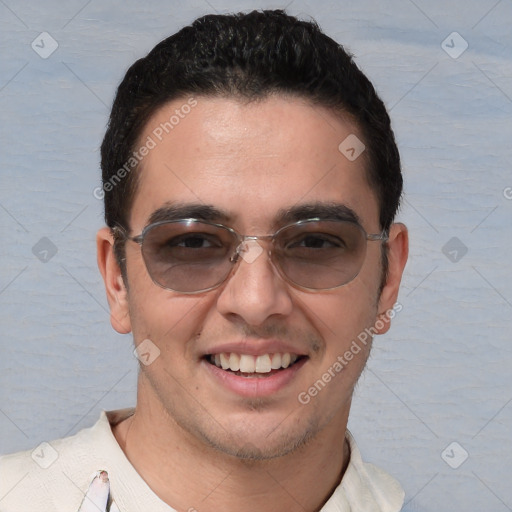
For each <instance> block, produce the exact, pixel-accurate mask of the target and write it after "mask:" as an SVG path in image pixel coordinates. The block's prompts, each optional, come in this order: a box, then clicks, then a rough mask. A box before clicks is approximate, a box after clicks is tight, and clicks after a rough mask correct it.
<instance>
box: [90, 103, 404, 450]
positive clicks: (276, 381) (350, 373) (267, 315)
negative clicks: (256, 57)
mask: <svg viewBox="0 0 512 512" xmlns="http://www.w3.org/2000/svg"><path fill="white" fill-rule="evenodd" d="M196 99H197V105H196V106H195V107H194V108H193V109H191V111H190V113H188V114H187V115H186V116H183V118H182V119H180V121H179V124H176V125H175V126H174V127H173V129H172V132H170V133H169V134H166V133H165V132H163V136H162V137H161V138H162V140H161V141H160V140H159V139H158V138H157V137H155V129H158V127H161V126H162V125H161V123H165V122H167V121H169V118H170V117H171V115H173V114H174V112H175V111H176V109H178V110H179V109H180V108H181V107H182V105H183V104H185V103H186V102H187V99H185V100H176V101H173V102H172V103H169V104H168V105H166V106H164V107H163V108H161V109H160V110H159V111H158V112H157V113H156V114H155V116H154V117H153V118H152V119H151V120H150V121H149V122H148V124H147V126H146V128H145V130H144V132H143V133H142V134H141V137H140V141H142V143H144V142H145V141H147V140H148V137H151V138H152V139H154V140H155V142H156V145H155V147H153V148H152V149H151V150H150V151H149V152H148V154H147V155H146V156H145V157H144V160H143V161H142V164H141V166H140V167H139V169H138V171H137V172H138V173H139V181H138V189H137V193H136V196H135V199H134V203H133V208H132V212H131V217H130V225H129V228H130V235H139V234H140V233H141V231H142V230H143V228H144V227H145V226H146V225H147V224H148V223H149V222H150V220H151V218H153V219H154V218H155V212H158V218H159V219H160V218H165V217H166V215H171V216H176V212H178V213H179V212H182V213H183V216H184V217H195V216H199V215H203V214H204V212H205V211H208V212H210V213H208V219H209V220H212V221H217V222H221V223H222V224H225V225H227V226H229V227H232V228H233V229H235V230H236V231H238V232H239V233H241V234H246V235H267V234H272V233H274V232H275V231H276V230H277V229H279V228H280V227H282V226H283V223H285V221H284V220H283V219H284V218H285V214H286V213H288V214H290V212H291V213H293V216H294V219H295V220H299V219H301V218H308V217H316V216H323V215H325V212H326V211H327V210H328V209H329V208H331V210H332V208H333V207H334V208H335V209H337V210H339V211H340V212H347V211H349V212H352V213H353V214H355V215H356V216H357V217H358V219H359V221H360V224H361V225H362V226H363V228H364V229H365V230H366V232H367V233H379V232H380V226H379V222H378V218H379V215H378V205H377V200H376V197H375V194H374V193H373V191H372V189H371V188H370V187H369V185H368V182H367V179H366V176H365V169H364V166H365V160H364V156H361V157H359V158H357V159H356V160H354V161H350V160H349V159H347V158H346V157H345V156H344V155H342V154H341V153H340V151H339V150H338V146H339V144H340V142H341V141H343V140H344V139H346V137H347V136H349V135H350V134H356V136H357V135H358V134H359V132H358V130H357V127H356V126H355V125H354V124H351V123H350V122H349V121H348V120H342V119H340V118H339V117H334V116H333V115H332V114H331V113H330V112H329V111H327V110H324V109H320V108H319V107H314V106H311V105H310V104H308V103H307V102H305V101H303V100H300V99H296V98H285V97H282V96H279V97H277V96H276V97H272V98H268V99H265V100H264V101H261V102H257V103H252V104H249V105H243V104H241V103H239V102H237V101H236V100H234V99H223V98H205V97H197V98H196ZM160 131H161V130H160ZM156 133H160V132H156ZM359 138H362V137H361V136H360V137H359ZM201 212H202V213H201ZM211 212H214V213H211ZM212 215H213V217H212ZM178 216H179V215H178ZM286 218H289V216H288V217H286ZM404 233H405V231H404V230H403V229H401V228H400V227H396V226H394V227H393V229H392V231H391V237H390V238H391V239H390V278H389V279H388V283H387V284H386V286H385V287H384V289H383V291H382V294H381V295H380V296H379V295H378V290H379V285H380V282H381V278H382V265H381V243H380V242H374V241H369V242H367V251H366V256H365V260H364V263H363V265H362V268H361V270H360V272H359V274H358V275H357V277H356V278H355V279H354V280H352V281H351V282H350V283H348V284H346V285H344V286H342V287H339V288H336V289H332V290H327V291H315V292H312V291H308V290H304V289H299V288H297V287H294V286H293V285H291V284H289V283H288V282H286V281H285V280H283V279H282V278H281V277H280V275H279V274H278V272H277V271H276V269H275V267H274V266H273V265H272V263H271V261H270V259H269V255H268V252H267V251H266V250H265V251H262V252H261V253H259V251H258V253H255V254H254V256H255V257H254V258H253V257H250V258H240V259H239V261H238V263H237V264H236V266H235V267H234V269H233V271H232V273H231V274H230V276H229V277H228V279H227V280H226V281H225V282H224V283H222V284H221V285H220V286H219V287H217V288H215V289H213V290H209V291H206V292H201V293H198V294H183V293H178V292H174V291H169V290H166V289H163V288H162V287H160V286H158V285H156V284H155V283H154V282H153V281H152V279H151V278H150V276H149V275H148V272H147V270H146V266H145V263H144V260H143V257H142V254H141V248H140V246H139V245H138V244H137V243H135V242H133V241H127V243H126V263H127V284H128V290H129V291H128V292H126V290H125V289H124V287H123V285H122V284H121V283H122V281H121V278H120V274H119V270H118V268H117V267H116V266H115V265H114V264H113V263H111V264H110V266H109V265H104V267H109V268H110V270H108V268H107V270H105V269H104V277H106V283H107V291H108V292H109V293H108V295H109V300H110V304H111V310H112V322H113V325H114V327H115V328H116V329H117V330H118V331H120V332H129V331H130V330H131V331H132V332H133V336H134V340H135V344H136V345H137V344H139V343H141V342H142V341H143V340H146V339H149V340H151V342H152V343H153V344H154V345H156V347H158V349H159V350H160V355H159V357H157V358H156V359H155V360H154V362H152V363H151V364H150V365H148V366H145V365H141V375H140V380H139V398H138V400H139V403H140V402H141V401H142V402H145V403H151V404H154V405H155V407H154V408H153V409H155V408H156V409H158V408H159V409H160V410H161V411H163V412H164V413H165V415H166V416H167V417H168V418H169V424H172V425H174V426H175V427H176V428H179V429H180V431H182V432H183V433H185V434H186V435H187V436H189V438H190V439H194V440H196V441H198V442H200V443H207V444H209V445H213V446H215V447H216V448H218V449H219V450H221V451H223V452H225V453H228V454H234V455H238V456H242V457H247V456H249V457H261V458H270V457H277V456H280V455H284V454H286V453H289V452H291V451H293V450H294V449H296V448H297V447H299V446H302V445H304V443H306V441H307V440H308V439H312V438H315V437H316V436H320V435H322V433H323V432H326V431H328V429H329V428H331V429H339V428H341V427H343V426H344V425H346V421H347V417H348V410H349V407H350V400H351V395H352V392H353V388H354V385H355V383H356V381H357V378H358V377H359V375H360V373H361V371H362V369H363V367H364V364H365V362H366V359H367V357H368V353H369V350H370V343H367V344H366V345H363V344H360V349H361V350H360V351H359V352H358V353H357V354H355V355H353V358H352V359H351V360H350V361H349V362H348V364H344V365H343V370H342V371H335V370H334V371H333V368H339V366H338V367H336V366H335V363H336V361H337V360H339V359H338V357H339V356H340V355H343V354H344V353H345V352H346V351H347V350H349V348H350V346H351V344H352V342H353V341H354V340H356V339H357V337H358V335H359V334H360V333H361V332H363V331H364V330H365V329H368V328H370V327H373V326H374V324H375V321H376V318H377V316H378V314H380V313H382V312H384V311H386V310H388V309H390V308H391V307H392V306H393V303H394V302H395V300H396V294H397V291H398V284H399V281H400V276H401V271H402V269H403V265H404V264H405V249H404V247H405V243H404V239H405V235H404ZM104 238H105V239H106V238H108V236H107V235H104ZM397 240H398V242H397ZM104 245H106V246H108V244H107V243H105V244H104ZM110 247H111V246H110ZM258 247H259V246H258ZM261 247H263V248H264V249H267V246H266V245H265V244H263V243H262V244H261ZM110 250H111V249H110ZM100 259H101V258H100ZM109 261H111V262H112V258H110V260H109ZM100 267H101V264H100ZM109 275H110V277H109ZM109 283H110V284H109ZM112 283H117V284H116V285H114V284H112ZM109 288H110V290H109ZM386 329H387V327H384V328H381V329H380V331H384V330H386ZM378 330H379V329H378ZM221 354H222V355H221ZM216 360H217V364H215V361H216ZM287 362H288V363H289V366H288V367H287V368H284V367H283V366H286V363H287ZM222 363H224V367H226V365H232V366H228V367H227V368H225V369H223V368H219V367H218V366H217V365H218V364H221V365H222ZM238 365H240V366H241V367H242V368H241V369H242V370H245V372H243V375H242V374H241V372H240V371H238V372H236V371H233V370H231V368H234V369H235V370H236V369H237V368H238ZM269 365H270V366H275V367H276V368H275V369H272V370H271V371H268V369H269V368H268V366H269ZM255 366H256V367H259V368H260V370H261V369H263V370H264V372H263V373H258V372H255V371H254V370H255V369H256V368H255ZM326 373H330V375H331V378H330V379H329V382H328V383H325V386H323V387H322V388H321V390H317V393H315V396H312V395H311V394H308V395H309V398H310V399H309V400H305V399H304V396H305V395H304V392H307V391H308V389H310V388H311V387H312V386H313V385H314V384H315V382H317V381H318V380H319V379H321V378H322V376H323V375H325V374H326ZM324 380H325V379H324ZM300 397H302V400H301V399H300ZM306 401H307V403H305V402H306Z"/></svg>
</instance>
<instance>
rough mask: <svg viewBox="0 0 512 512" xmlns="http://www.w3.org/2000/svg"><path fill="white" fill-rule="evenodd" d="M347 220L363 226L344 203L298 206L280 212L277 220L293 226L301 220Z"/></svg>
mask: <svg viewBox="0 0 512 512" xmlns="http://www.w3.org/2000/svg"><path fill="white" fill-rule="evenodd" d="M317 217H318V218H320V219H331V220H345V221H350V222H356V223H357V224H361V220H360V218H359V215H357V213H356V212H355V211H354V210H353V209H352V208H350V207H348V206H347V205H345V204H343V203H334V202H328V203H325V202H320V201H318V202H315V203H306V204H301V205H296V206H293V207H291V208H288V209H285V210H280V211H279V213H278V216H277V219H278V221H279V223H280V224H289V223H290V224H291V223H293V222H298V221H300V220H305V219H312V218H317Z"/></svg>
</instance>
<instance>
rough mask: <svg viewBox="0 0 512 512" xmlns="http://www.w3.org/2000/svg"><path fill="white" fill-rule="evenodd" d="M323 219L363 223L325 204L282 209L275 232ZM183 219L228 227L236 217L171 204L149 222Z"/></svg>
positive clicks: (342, 206)
mask: <svg viewBox="0 0 512 512" xmlns="http://www.w3.org/2000/svg"><path fill="white" fill-rule="evenodd" d="M312 218H321V219H331V220H344V221H351V222H356V223H358V224H360V223H361V221H360V218H359V216H358V215H357V213H356V212H355V211H354V210H353V209H352V208H350V207H348V206H347V205H345V204H342V203H335V202H321V201H317V202H314V203H306V204H300V205H295V206H292V207H291V208H285V209H281V210H279V211H278V212H277V216H276V218H275V221H274V226H273V227H274V228H277V227H280V226H283V225H286V224H292V223H293V222H298V221H300V220H305V219H312ZM180 219H199V220H205V221H210V222H219V223H225V222H229V221H231V220H232V219H233V215H231V214H230V213H228V212H226V211H224V210H221V209H219V208H217V207H215V206H213V205H208V204H202V203H174V202H168V203H165V204H164V205H162V206H161V207H160V208H158V209H156V210H155V211H154V212H153V213H151V215H150V216H149V218H148V224H153V223H155V222H163V221H173V220H180Z"/></svg>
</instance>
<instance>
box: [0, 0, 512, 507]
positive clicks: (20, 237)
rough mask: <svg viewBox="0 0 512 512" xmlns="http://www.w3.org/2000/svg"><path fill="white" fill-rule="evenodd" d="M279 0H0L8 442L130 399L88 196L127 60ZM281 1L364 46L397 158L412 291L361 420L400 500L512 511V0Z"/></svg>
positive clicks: (65, 429) (2, 419)
mask: <svg viewBox="0 0 512 512" xmlns="http://www.w3.org/2000/svg"><path fill="white" fill-rule="evenodd" d="M284 6H285V4H280V3H276V2H253V1H242V2H233V1H223V0H208V1H206V0H204V1H203V0H196V1H194V2H187V3H185V2H178V1H175V2H164V1H156V0H154V1H145V2H136V1H129V2H122V3H121V2H110V3H106V2H101V1H100V0H92V1H90V2H86V1H83V0H79V1H69V2H57V1H55V0H49V1H46V2H36V1H31V2H23V1H19V2H15V1H14V0H1V1H0V45H1V48H2V54H1V58H0V115H1V118H2V128H1V130H2V131H1V152H0V155H1V160H0V166H1V178H0V180H1V181H0V226H1V234H2V238H1V243H0V254H1V265H0V318H1V333H2V336H1V342H0V351H1V357H0V372H1V373H0V384H1V390H2V391H1V395H0V398H1V400H0V430H1V435H0V453H7V452H12V451H17V450H21V449H28V448H31V447H35V446H36V445H37V444H39V443H40V442H41V441H45V440H51V439H54V438H57V437H62V436H66V435H69V434H71V433H74V432H76V431H78V430H79V429H81V428H84V427H86V426H89V425H91V424H92V423H94V422H95V421H96V419H97V417H98V414H99V411H100V410H101V409H107V410H108V409H114V408H120V407H125V406H130V405H133V404H134V400H135V386H136V374H137V361H136V359H135V358H134V357H133V355H132V346H131V338H130V337H129V336H120V335H118V334H116V333H115V332H114V331H113V330H112V329H111V327H110V324H109V318H108V312H107V309H108V308H107V304H106V300H105V294H104V289H103V284H102V281H101V278H100V275H99V273H98V271H97V268H96V261H95V243H94V239H95V232H96V230H97V229H98V228H99V227H100V226H102V204H101V202H100V201H98V200H97V199H96V198H95V197H94V196H93V190H94V188H95V187H97V186H98V185H99V183H100V174H99V151H98V149H99V145H100V143H101V139H102V136H103V133H104V129H105V125H106V122H107V116H108V113H109V107H110V105H111V102H112V99H113V95H114V92H115V89H116V87H117V85H118V83H119V81H120V80H121V78H122V76H123V74H124V72H125V71H126V69H127V67H128V66H129V65H130V64H131V63H132V62H133V61H134V60H135V59H137V58H139V57H141V56H143V55H145V54H146V53H147V52H148V51H149V50H150V49H151V48H152V47H153V46H154V45H155V44H156V43H157V42H158V41H160V40H161V39H163V38H164V37H166V36H168V35H170V34H171V33H174V32H175V31H176V30H178V29H179V28H181V27H182V26H183V25H185V24H189V23H190V22H192V21H193V20H194V19H195V18H196V17H198V16H200V15H203V14H207V13H210V12H215V11H218V12H230V11H233V10H235V11H239V10H247V9H253V8H264V7H266V8H277V7H284ZM287 11H288V12H289V13H290V14H294V15H300V16H301V17H307V16H308V15H311V16H314V17H315V19H316V20H317V21H318V22H319V24H320V25H321V27H322V28H323V29H324V30H325V32H326V33H327V34H328V35H330V36H331V37H333V38H334V39H336V40H337V41H339V42H341V43H342V44H344V45H345V46H346V47H347V48H348V49H349V50H351V51H353V52H354V53H355V55H356V58H357V62H358V63H359V65H360V66H361V67H362V68H363V69H364V71H365V72H366V73H367V74H368V76H369V77H370V79H371V80H372V81H373V82H374V84H375V85H376V88H377V89H378V91H379V92H380V94H381V95H382V97H383V99H384V100H385V102H386V104H387V105H388V107H389V108H390V110H391V116H392V119H393V123H394V129H395V132H396V136H397V139H398V143H399V146H400V149H401V154H402V158H403V168H404V174H405V192H406V195H405V198H406V199H405V202H404V206H403V209H402V211H401V214H400V216H399V220H402V221H404V222H405V223H406V224H407V225H408V226H409V228H410V234H411V254H410V260H409V263H408V266H407V268H406V272H405V276H404V282H403V288H402V291H401V294H400V298H399V301H400V303H401V304H402V305H403V310H402V311H401V312H400V313H399V314H398V315H397V317H396V318H395V320H394V322H393V326H392V329H391V331H390V332H389V333H388V334H387V335H385V336H382V337H379V338H377V339H376V340H375V344H374V349H373V353H372V357H371V360H370V362H369V365H368V368H367V370H366V372H365V373H364V375H363V377H362V379H361V381H360V385H359V386H358V389H357V392H356V397H355V400H354V404H353V409H352V415H351V420H350V425H349V426H350V429H351V431H352V432H353V434H354V435H355V437H356V440H357V441H358V443H359V445H360V448H361V450H362V452H363V455H364V457H365V459H366V460H368V461H371V462H373V463H375V464H377V465H379V466H382V467H383V468H385V469H387V470H388V471H389V472H390V473H392V474H393V475H395V476H396V477H397V478H398V480H400V482H401V483H402V484H403V486H404V487H405V490H406V493H407V496H406V503H407V504H406V507H405V509H404V510H407V511H436V512H453V511H467V510H492V511H493V512H501V511H507V510H512V486H511V485H510V482H511V481H512V463H511V460H512V403H511V402H512V343H511V341H512V339H511V338H512V337H511V333H510V332H511V327H512V272H511V270H510V261H511V254H512V236H511V235H512V228H511V221H512V200H511V199H507V195H508V197H509V198H510V197H511V195H512V189H511V188H507V187H512V172H511V170H512V164H511V163H512V152H511V147H512V30H511V27H512V2H511V1H510V0H502V1H498V2H497V1H496V0H485V1H484V0H481V1H472V2H466V1H464V0H455V1H450V2H446V1H444V2H441V1H434V2H432V1H428V2H427V1H426V0H415V1H414V2H413V1H412V0H400V1H399V0H395V1H389V2H376V1H370V0H365V1H359V2H349V1H336V2H334V1H323V2H322V1H321V2H304V1H301V0H295V1H292V2H290V3H289V7H288V8H287ZM43 31H46V32H49V33H50V34H51V36H52V37H53V38H54V39H55V40H56V41H57V42H58V44H59V47H58V49H57V50H56V51H55V53H53V54H52V55H51V56H50V57H49V58H47V59H42V58H41V57H39V56H38V55H37V54H36V53H35V52H34V51H33V50H32V48H31V42H32V41H33V40H34V39H35V38H36V36H38V34H40V33H41V32H43ZM453 31H457V32H458V33H459V34H460V35H461V36H462V37H463V38H464V39H465V40H466V41H467V43H468V45H469V47H468V49H467V50H466V51H465V52H464V53H463V54H462V55H461V56H460V57H458V58H457V59H454V58H452V57H450V56H449V55H448V54H447V53H446V52H445V51H444V50H443V48H442V46H441V43H442V41H443V40H445V38H446V37H447V36H448V35H449V34H451V33H452V32H453ZM450 44H451V43H450ZM454 45H455V47H456V49H457V48H460V41H457V43H456V44H455V42H454ZM507 191H508V194H507ZM42 237H47V238H49V239H50V240H51V241H52V243H53V244H55V246H56V248H57V250H58V252H57V254H56V255H55V256H54V257H52V258H51V259H50V260H49V261H48V262H47V263H43V262H41V261H39V259H37V258H36V257H35V256H34V254H33V253H32V247H33V246H34V245H35V244H36V243H37V242H38V241H39V240H40V239H41V238H42ZM452 237H457V238H458V239H459V240H460V241H461V242H462V243H463V244H464V245H465V246H467V248H468V252H467V254H466V255H464V257H462V258H461V259H460V261H458V262H452V261H450V260H449V259H448V258H447V256H445V254H444V253H443V251H442V248H443V247H444V245H445V244H446V243H447V242H448V241H449V240H450V239H451V238H452ZM453 441H456V442H457V443H459V445H460V446H461V447H462V448H463V449H464V450H466V451H467V452H468V454H469V457H468V459H467V460H466V461H465V462H464V463H463V464H462V465H461V466H460V467H458V468H457V469H452V468H451V467H450V466H449V465H448V464H447V463H446V462H445V461H444V460H443V459H442V457H441V453H442V452H443V450H444V449H445V448H446V447H447V446H448V445H449V444H450V443H452V442H453ZM454 456H455V457H458V455H457V453H456V452H454ZM452 459H453V458H452Z"/></svg>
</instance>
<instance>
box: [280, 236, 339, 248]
mask: <svg viewBox="0 0 512 512" xmlns="http://www.w3.org/2000/svg"><path fill="white" fill-rule="evenodd" d="M344 247H346V244H345V242H344V241H343V240H342V239H341V238H339V237H336V236H332V235H328V234H326V233H308V234H305V235H302V236H300V237H297V238H295V239H294V240H291V241H289V243H288V244H287V245H286V248H287V249H342V248H344Z"/></svg>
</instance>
